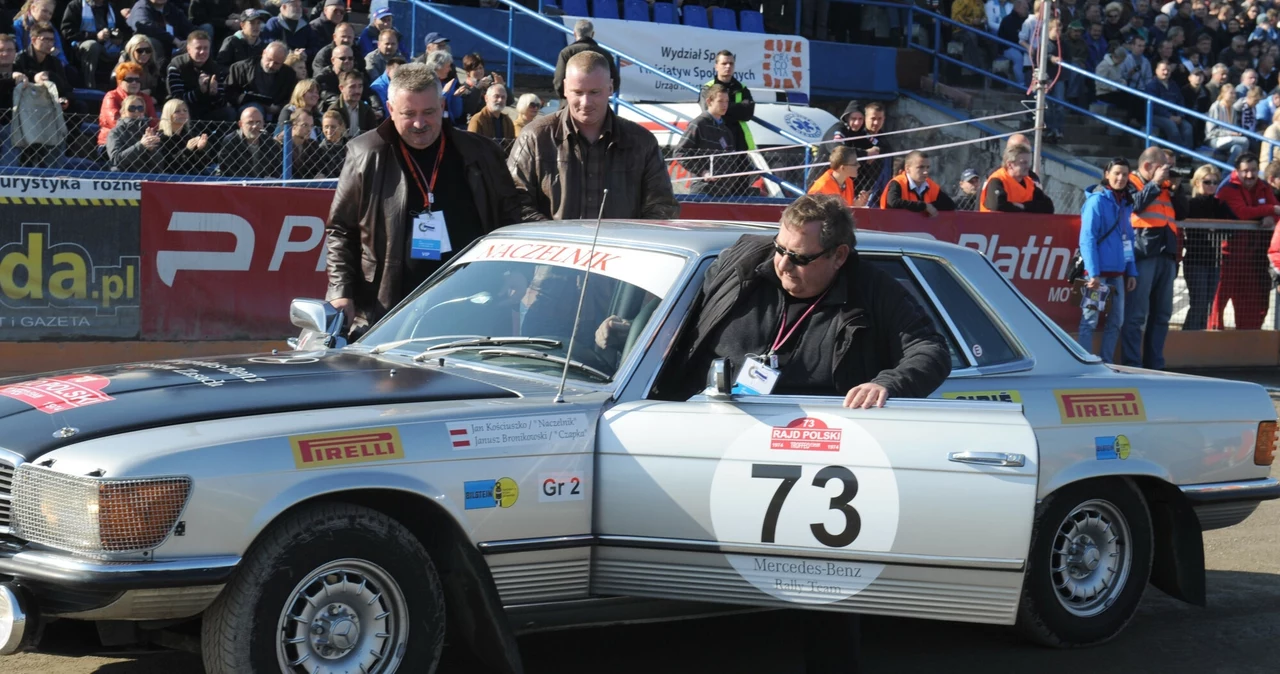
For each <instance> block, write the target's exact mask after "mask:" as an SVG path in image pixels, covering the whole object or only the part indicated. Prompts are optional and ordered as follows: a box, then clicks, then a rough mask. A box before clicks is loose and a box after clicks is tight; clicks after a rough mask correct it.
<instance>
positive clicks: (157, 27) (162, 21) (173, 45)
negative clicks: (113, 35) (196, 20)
mask: <svg viewBox="0 0 1280 674" xmlns="http://www.w3.org/2000/svg"><path fill="white" fill-rule="evenodd" d="M129 27H130V28H132V29H133V32H135V33H142V34H143V35H146V36H147V37H149V38H151V39H152V40H155V41H157V42H159V43H160V48H161V49H162V50H163V51H164V52H165V53H164V54H163V55H162V54H156V57H157V59H158V60H162V61H163V59H160V58H159V57H161V56H163V57H164V58H166V59H167V58H168V57H169V56H170V55H172V54H176V53H179V52H181V51H183V50H185V49H186V48H187V36H188V35H190V34H191V33H192V32H194V31H195V29H196V28H195V26H193V25H191V21H189V20H188V19H187V15H186V13H184V12H183V11H182V10H181V9H179V8H178V7H177V6H176V5H170V4H169V0H138V2H136V3H135V4H134V5H133V8H132V9H130V10H129Z"/></svg>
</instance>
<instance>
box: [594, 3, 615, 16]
mask: <svg viewBox="0 0 1280 674" xmlns="http://www.w3.org/2000/svg"><path fill="white" fill-rule="evenodd" d="M591 9H593V10H595V12H594V13H593V14H592V16H594V17H595V18H597V19H616V18H618V0H591Z"/></svg>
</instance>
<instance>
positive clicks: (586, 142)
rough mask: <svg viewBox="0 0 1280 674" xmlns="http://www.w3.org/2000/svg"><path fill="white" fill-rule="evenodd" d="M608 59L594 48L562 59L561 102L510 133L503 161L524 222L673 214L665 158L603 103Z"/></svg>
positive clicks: (676, 208)
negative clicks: (565, 61)
mask: <svg viewBox="0 0 1280 674" xmlns="http://www.w3.org/2000/svg"><path fill="white" fill-rule="evenodd" d="M612 92H613V84H612V83H611V82H610V81H609V61H608V59H606V58H605V57H603V56H601V55H600V54H599V53H597V52H594V51H584V52H581V53H579V54H576V55H575V56H574V57H573V58H571V59H569V64H568V66H567V67H566V69H565V78H564V95H565V98H566V100H567V104H566V105H565V107H564V109H561V110H560V111H558V112H556V113H555V114H553V115H547V116H545V117H541V118H539V119H536V120H534V121H533V122H531V123H530V124H529V125H528V126H526V127H525V129H524V131H522V132H521V134H520V137H519V138H518V139H516V144H515V147H513V148H512V150H511V158H510V159H509V160H508V161H507V165H508V166H509V167H510V169H511V176H512V177H513V178H515V183H516V190H517V191H518V192H519V193H520V197H521V215H522V216H523V218H524V219H525V220H545V219H554V220H573V219H576V218H595V217H597V216H598V215H600V214H601V213H600V205H601V201H602V198H603V194H604V190H605V189H608V190H609V198H608V201H607V203H606V204H605V209H604V217H606V218H633V219H644V220H666V219H671V218H677V217H679V216H680V204H679V203H677V202H676V198H675V195H674V194H672V191H671V178H670V176H668V175H667V167H666V162H664V161H663V159H662V152H661V151H660V150H659V149H658V141H657V140H656V139H655V138H654V137H653V134H652V133H650V132H648V131H646V130H645V129H644V128H643V127H641V126H640V125H639V124H636V123H635V122H632V121H630V120H626V119H622V118H620V117H618V116H616V115H614V114H613V112H612V111H611V110H610V109H609V95H610V94H611V93H612Z"/></svg>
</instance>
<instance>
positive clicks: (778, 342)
mask: <svg viewBox="0 0 1280 674" xmlns="http://www.w3.org/2000/svg"><path fill="white" fill-rule="evenodd" d="M829 292H831V289H830V288H827V289H826V290H825V291H823V293H822V294H821V295H819V296H818V299H816V300H814V301H813V304H810V305H809V308H808V309H805V310H804V313H803V314H800V318H798V319H796V322H795V324H794V325H792V326H791V329H790V330H787V307H786V303H785V302H784V303H783V306H782V324H781V325H779V326H778V336H777V337H774V338H773V346H772V347H770V348H769V355H774V354H776V353H778V349H781V348H782V345H783V344H786V343H787V340H788V339H791V335H792V333H794V332H795V331H796V328H798V327H800V324H801V323H803V322H804V319H806V318H808V317H809V314H811V313H813V310H814V308H815V307H817V306H818V303H819V302H821V301H822V298H824V297H826V296H827V293H829ZM784 330H786V332H787V334H785V335H784V334H782V332H783V331H784Z"/></svg>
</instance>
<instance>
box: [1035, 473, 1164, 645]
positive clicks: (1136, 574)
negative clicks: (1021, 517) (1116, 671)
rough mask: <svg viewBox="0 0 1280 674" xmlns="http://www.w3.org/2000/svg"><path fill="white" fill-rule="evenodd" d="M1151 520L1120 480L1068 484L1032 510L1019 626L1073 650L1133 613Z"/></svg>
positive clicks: (1107, 635)
mask: <svg viewBox="0 0 1280 674" xmlns="http://www.w3.org/2000/svg"><path fill="white" fill-rule="evenodd" d="M1151 531H1152V528H1151V517H1150V515H1149V513H1148V511H1147V504H1146V501H1145V500H1144V499H1143V497H1142V493H1141V492H1140V491H1138V489H1137V487H1136V486H1134V485H1133V483H1131V482H1130V481H1128V480H1126V479H1123V478H1104V479H1099V480H1089V481H1087V482H1081V483H1077V484H1072V485H1068V486H1066V487H1064V488H1062V489H1060V490H1059V491H1057V492H1054V493H1053V494H1051V495H1049V496H1048V497H1046V498H1045V499H1044V501H1043V502H1041V504H1040V506H1039V507H1038V508H1037V510H1036V522H1035V527H1034V529H1033V531H1032V534H1031V548H1030V558H1029V560H1028V563H1027V576H1026V579H1025V580H1024V581H1023V588H1022V600H1021V602H1020V604H1019V607H1018V628H1019V630H1020V631H1021V632H1022V633H1023V634H1024V635H1026V636H1027V637H1028V638H1030V639H1031V640H1033V641H1036V642H1039V643H1041V644H1044V645H1047V646H1054V647H1059V648H1071V647H1079V646H1091V645H1094V644H1099V643H1103V642H1105V641H1108V640H1110V639H1112V638H1113V637H1115V636H1116V635H1117V634H1119V633H1120V631H1121V630H1122V629H1124V627H1125V625H1127V624H1128V623H1129V620H1131V619H1132V618H1133V614H1134V612H1135V611H1136V610H1137V608H1138V602H1139V601H1140V600H1141V599H1142V593H1143V591H1144V590H1145V589H1146V586H1147V580H1148V579H1149V578H1150V575H1151V556H1152V548H1153V542H1152V533H1151Z"/></svg>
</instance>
